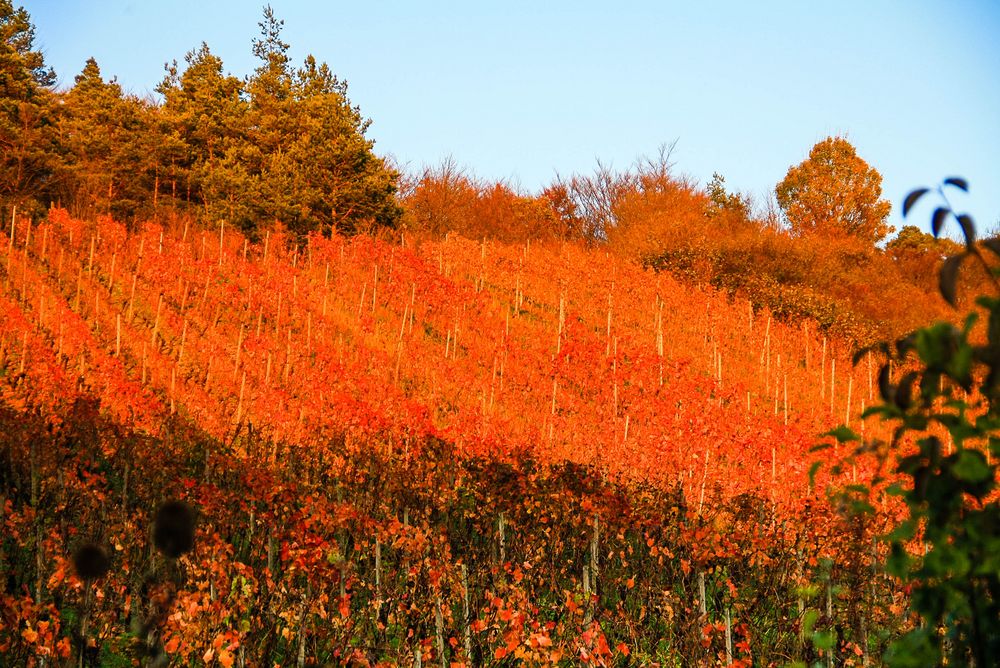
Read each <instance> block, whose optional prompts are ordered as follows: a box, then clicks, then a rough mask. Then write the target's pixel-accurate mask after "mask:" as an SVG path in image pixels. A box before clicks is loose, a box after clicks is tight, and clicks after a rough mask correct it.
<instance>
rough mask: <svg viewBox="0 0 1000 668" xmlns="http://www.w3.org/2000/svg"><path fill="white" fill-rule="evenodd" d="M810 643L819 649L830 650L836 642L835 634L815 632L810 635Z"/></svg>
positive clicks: (832, 632)
mask: <svg viewBox="0 0 1000 668" xmlns="http://www.w3.org/2000/svg"><path fill="white" fill-rule="evenodd" d="M812 641H813V645H815V646H816V647H818V648H819V649H823V650H831V649H833V645H834V643H835V642H837V634H836V633H835V632H834V631H833V630H826V631H816V632H815V633H813V634H812Z"/></svg>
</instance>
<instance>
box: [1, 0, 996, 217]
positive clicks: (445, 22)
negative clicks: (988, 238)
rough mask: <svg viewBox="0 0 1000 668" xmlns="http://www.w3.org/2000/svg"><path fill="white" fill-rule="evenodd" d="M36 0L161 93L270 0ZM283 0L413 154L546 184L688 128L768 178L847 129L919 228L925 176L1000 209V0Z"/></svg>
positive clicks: (740, 175) (972, 201)
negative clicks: (958, 184) (163, 84)
mask: <svg viewBox="0 0 1000 668" xmlns="http://www.w3.org/2000/svg"><path fill="white" fill-rule="evenodd" d="M20 1H21V3H23V4H24V6H25V8H26V9H27V10H28V12H29V13H30V14H31V16H32V19H33V21H34V22H35V25H36V28H37V44H38V45H39V46H40V47H41V48H42V49H43V51H44V53H45V55H46V58H47V61H48V63H49V64H50V65H52V66H53V67H54V68H55V69H56V72H57V74H58V75H59V77H60V81H61V83H62V84H63V85H71V84H72V82H73V77H74V75H75V74H77V73H78V72H79V71H80V70H81V69H82V67H83V64H84V61H85V60H86V59H87V58H88V57H90V56H93V57H95V58H96V59H97V61H98V63H99V64H100V65H101V68H102V71H103V72H104V74H105V76H106V77H111V76H114V77H117V78H118V80H119V82H120V83H122V84H123V85H124V86H125V87H126V88H127V89H129V90H131V91H132V92H134V93H137V94H141V95H142V94H147V93H151V92H152V90H153V88H154V87H155V85H156V83H157V82H158V81H159V80H160V79H161V78H162V76H163V64H164V63H165V62H166V61H168V60H173V59H177V60H178V61H181V62H183V57H184V54H185V53H186V52H187V51H189V50H191V49H193V48H195V47H197V46H198V45H199V44H200V43H201V42H202V41H205V42H207V43H208V45H209V47H210V48H211V49H212V51H213V52H214V53H216V54H217V55H219V56H221V57H222V59H223V61H224V63H225V65H226V68H227V70H229V71H230V72H231V73H233V74H236V75H238V76H244V75H246V74H248V73H249V72H251V71H252V70H253V68H254V66H255V62H254V59H253V57H252V55H251V52H250V42H251V39H252V38H253V37H254V36H256V35H257V34H258V27H257V23H258V21H259V20H260V16H261V6H262V5H258V4H257V3H254V2H245V1H236V0H200V1H198V2H194V1H192V0H175V1H173V2H152V1H150V2H146V1H145V0H142V1H140V0H101V1H100V2H94V1H90V2H77V1H69V0H20ZM16 4H18V0H15V5H16ZM271 4H272V7H273V8H274V10H275V13H276V14H277V16H278V17H279V18H281V19H283V20H284V21H285V30H284V39H285V41H286V42H289V43H290V44H291V47H292V48H291V53H292V56H293V60H294V61H295V62H301V59H302V58H303V57H305V55H306V54H308V53H312V54H313V55H315V56H316V57H317V59H319V60H322V61H326V62H327V63H329V64H330V66H331V67H332V69H333V71H334V72H335V73H337V74H338V75H339V76H340V77H341V78H342V79H346V80H347V81H348V83H349V84H350V97H351V100H352V101H353V102H354V103H355V104H358V105H359V106H360V107H361V110H362V112H363V113H364V114H365V115H366V116H367V117H369V118H371V119H372V120H373V124H372V126H371V129H370V130H369V136H370V137H371V138H373V139H375V140H376V150H377V151H379V152H380V153H384V154H391V155H393V156H394V157H395V158H396V159H397V160H398V161H399V162H400V163H401V164H403V165H404V166H406V167H408V168H409V169H412V170H417V169H419V168H420V167H421V166H423V165H426V164H436V163H438V162H439V161H440V160H441V159H442V158H444V157H446V156H449V155H450V156H452V157H454V159H455V160H456V161H457V162H459V163H460V164H462V165H464V166H466V167H468V168H469V169H470V170H471V171H473V172H474V173H476V174H477V175H479V176H482V177H486V178H491V179H507V180H510V181H512V182H514V183H515V184H519V185H520V186H522V187H523V188H525V189H529V190H536V189H538V188H540V187H542V186H544V185H545V184H547V183H549V182H550V181H551V180H552V179H553V178H554V176H555V175H556V173H559V174H563V175H568V174H571V173H574V172H590V171H591V170H592V169H593V167H594V166H595V160H596V159H598V158H599V159H601V160H602V161H604V162H605V163H610V164H612V165H613V166H615V167H625V166H627V165H628V164H629V163H631V162H632V160H633V159H634V158H635V157H636V156H637V155H639V154H642V153H653V152H655V150H656V149H657V147H658V145H660V144H661V143H664V142H670V141H673V140H675V139H676V140H678V143H677V149H676V152H675V154H674V158H675V160H676V165H677V166H676V169H677V171H678V172H681V173H685V174H687V175H690V176H692V177H694V178H695V179H697V180H698V181H700V182H702V183H707V181H708V180H709V179H710V178H711V175H712V172H713V171H718V172H720V173H721V174H722V175H723V176H725V178H726V181H727V184H728V185H729V186H730V188H732V189H737V190H742V191H748V192H751V193H753V194H754V195H756V196H758V197H760V196H762V195H764V194H765V193H767V192H768V191H771V190H772V189H773V187H774V185H775V183H777V182H778V181H780V180H781V178H782V177H783V176H784V174H785V172H786V171H787V169H788V167H789V166H790V165H792V164H795V163H798V162H800V161H801V160H802V159H804V158H805V157H806V155H807V154H808V151H809V149H810V147H811V146H812V145H813V144H814V143H815V142H817V141H819V140H821V139H823V138H825V137H826V136H827V135H831V134H841V135H844V136H846V137H847V138H848V139H849V140H850V141H851V142H853V143H854V145H855V146H856V147H857V149H858V152H859V154H860V155H861V156H862V157H863V158H865V159H866V160H867V161H868V162H869V163H871V164H872V165H873V166H875V167H876V168H877V169H879V171H881V172H882V174H883V176H884V182H883V187H884V193H885V196H886V197H888V198H889V199H890V200H892V201H893V203H894V205H896V206H895V208H894V212H893V215H892V223H893V225H895V226H896V227H897V228H898V227H899V226H900V225H901V219H900V218H899V212H898V203H899V202H900V201H901V199H902V197H903V195H904V194H905V193H906V191H907V190H909V189H910V188H911V187H915V186H918V185H921V184H924V183H933V182H936V181H938V180H940V179H941V178H944V177H945V176H950V175H962V176H965V177H966V178H968V179H969V181H970V182H971V188H972V193H971V194H970V195H969V196H968V197H964V198H961V199H958V200H957V201H956V202H955V204H956V206H958V207H963V208H966V209H968V211H969V212H970V213H972V214H973V216H974V217H975V218H976V219H977V221H978V222H979V224H980V227H981V228H990V227H994V226H995V225H997V223H998V221H1000V2H998V1H997V0H979V1H973V0H958V1H955V2H935V3H931V2H879V1H877V0H869V1H867V2H854V1H853V0H851V1H843V2H807V1H805V0H802V1H800V2H762V3H757V2H746V0H740V1H737V2H684V3H680V2H668V1H660V2H655V1H650V2H632V3H612V2H603V3H593V2H587V1H585V0H576V1H574V2H561V1H560V2H544V1H542V0H534V1H529V2H522V1H520V0H508V1H505V2H449V3H445V2H420V3H418V2H396V1H388V0H386V1H377V2H357V0H355V1H353V2H349V3H348V2H342V1H335V0H328V1H324V2H319V1H316V2H304V1H291V0H288V1H285V0H274V1H273V2H272V3H271ZM924 206H926V207H929V205H924ZM928 211H929V209H928ZM919 213H920V215H919V216H918V217H917V220H916V222H919V223H921V226H922V227H924V228H926V222H925V221H926V218H927V216H926V215H925V214H926V213H927V211H923V210H921V211H920V212H919Z"/></svg>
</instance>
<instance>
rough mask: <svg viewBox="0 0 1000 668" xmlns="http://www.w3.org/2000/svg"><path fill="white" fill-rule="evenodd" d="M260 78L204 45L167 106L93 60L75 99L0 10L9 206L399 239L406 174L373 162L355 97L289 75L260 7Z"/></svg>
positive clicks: (7, 10)
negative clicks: (394, 229)
mask: <svg viewBox="0 0 1000 668" xmlns="http://www.w3.org/2000/svg"><path fill="white" fill-rule="evenodd" d="M260 28H261V33H260V36H259V37H257V38H255V39H254V40H253V52H254V55H255V56H256V57H257V59H258V67H257V68H256V69H255V70H254V72H253V74H251V75H250V76H249V77H247V78H245V79H239V78H237V77H234V76H232V75H230V74H227V73H226V72H225V71H224V69H223V63H222V60H221V59H220V58H219V57H218V56H216V55H215V54H213V53H212V52H211V50H210V49H209V47H208V45H206V44H202V45H201V46H200V47H199V48H198V49H195V50H193V51H191V52H190V53H188V54H187V56H186V57H185V59H184V63H183V64H182V65H179V64H178V63H177V62H176V61H174V62H173V63H172V64H170V65H168V66H167V74H166V76H165V77H164V79H163V80H162V81H161V82H160V84H159V85H158V86H157V89H156V90H157V92H158V93H159V94H160V95H161V96H162V101H156V100H150V99H144V98H140V97H137V96H135V95H133V94H130V93H127V92H125V91H123V90H122V87H121V86H120V85H119V84H118V83H117V82H116V81H114V80H110V81H108V80H105V79H104V77H103V76H102V74H101V70H100V67H99V65H98V63H97V62H96V61H95V60H94V59H90V60H88V61H87V63H86V64H85V66H84V68H83V70H82V71H81V72H80V74H78V75H77V76H76V78H75V80H74V83H73V86H72V87H71V88H69V89H68V90H57V89H56V88H55V81H56V76H55V73H54V72H53V71H52V69H51V68H49V67H46V65H45V63H44V59H43V57H42V54H41V52H40V51H38V50H37V49H36V48H35V46H34V37H35V34H34V26H33V25H32V24H31V21H30V17H29V16H28V14H27V12H26V11H25V10H24V9H23V8H17V9H15V8H14V7H13V5H12V3H11V0H0V31H2V35H3V41H2V49H3V58H2V59H0V145H2V147H3V155H2V157H0V198H2V200H5V201H4V204H7V205H8V210H9V207H11V206H17V207H18V208H19V210H21V211H22V212H23V213H25V214H37V213H38V212H39V211H40V210H41V209H43V208H45V207H47V206H49V205H50V204H61V205H62V206H65V207H67V208H68V209H69V210H70V211H71V212H73V213H74V214H75V215H77V216H81V217H87V218H89V217H94V216H97V215H111V216H113V217H115V218H116V219H119V220H123V221H125V222H130V221H134V220H137V219H143V218H150V217H155V216H159V215H164V214H166V213H168V212H178V213H186V214H189V215H193V216H196V217H197V218H200V219H203V220H207V221H211V222H214V221H219V220H225V221H227V223H229V224H233V225H237V226H239V227H240V228H242V229H243V230H245V231H250V232H253V231H254V230H255V229H256V228H257V227H258V225H260V224H261V223H267V224H271V223H273V222H274V221H278V222H280V223H281V224H282V225H284V226H285V227H287V228H288V229H290V230H292V231H295V232H300V233H301V232H307V231H311V230H332V229H336V230H339V231H342V232H354V231H356V230H358V229H363V228H365V227H368V226H371V225H378V226H395V225H396V224H397V222H398V220H399V218H400V215H401V209H400V206H399V204H398V203H397V200H396V186H397V178H398V174H397V172H396V171H395V170H394V169H393V168H392V167H391V166H390V165H389V164H388V163H387V162H386V160H385V159H383V158H380V157H378V156H377V155H375V153H374V152H373V150H372V148H373V142H372V141H371V140H370V139H367V138H366V137H365V132H366V130H367V129H368V126H369V121H368V120H366V119H365V118H364V117H363V116H362V115H361V112H360V110H359V109H358V107H356V106H353V105H352V104H351V103H350V100H349V99H348V96H347V84H346V83H345V82H344V81H341V80H340V79H338V78H337V77H336V76H335V75H334V74H333V73H332V71H331V70H330V68H329V67H328V66H327V65H326V64H325V63H320V62H317V61H316V59H315V58H314V57H312V56H308V57H307V58H306V59H305V61H304V63H303V64H302V65H301V66H299V67H293V65H292V63H291V61H290V59H289V55H288V49H289V45H288V44H287V43H285V42H284V41H282V39H281V28H282V22H281V21H280V20H278V19H277V18H276V17H275V15H274V13H273V11H272V10H271V9H270V7H267V8H265V10H264V17H263V20H262V21H261V23H260Z"/></svg>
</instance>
